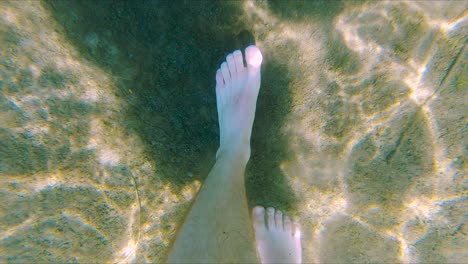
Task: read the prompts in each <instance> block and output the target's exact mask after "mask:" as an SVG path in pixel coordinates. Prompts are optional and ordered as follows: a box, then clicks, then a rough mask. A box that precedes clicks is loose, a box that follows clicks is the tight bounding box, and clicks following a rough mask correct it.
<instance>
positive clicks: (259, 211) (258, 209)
mask: <svg viewBox="0 0 468 264" xmlns="http://www.w3.org/2000/svg"><path fill="white" fill-rule="evenodd" d="M255 212H256V213H257V215H258V216H262V215H264V214H265V208H263V207H259V208H257V209H256V210H255Z"/></svg>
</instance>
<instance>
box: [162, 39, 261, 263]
mask: <svg viewBox="0 0 468 264" xmlns="http://www.w3.org/2000/svg"><path fill="white" fill-rule="evenodd" d="M245 60H246V62H247V66H244V63H243V57H242V53H241V52H240V51H235V52H233V53H232V54H229V55H228V56H227V57H226V61H225V62H223V63H222V64H221V67H220V69H218V71H217V72H216V102H217V110H218V118H219V127H220V147H219V149H218V152H217V154H216V163H215V165H214V166H213V168H212V170H211V172H210V173H209V175H208V177H207V178H206V180H205V182H204V184H203V187H202V188H201V190H200V193H199V194H198V196H197V198H196V199H195V202H194V204H193V206H192V208H191V210H190V212H189V214H188V216H187V219H186V221H185V223H184V224H183V226H182V228H181V230H180V233H179V234H178V237H177V239H176V241H175V244H174V246H173V248H172V251H171V253H170V256H169V259H168V262H169V263H178V262H179V263H180V262H185V263H187V262H196V263H220V262H229V263H235V262H244V263H246V262H249V263H252V262H258V260H257V257H256V250H255V244H254V235H253V230H252V225H251V222H250V216H249V210H248V207H247V197H246V193H245V185H244V170H245V166H246V164H247V161H248V160H249V158H250V135H251V132H252V125H253V121H254V117H255V108H256V102H257V96H258V92H259V89H260V65H261V63H262V54H261V52H260V50H259V49H258V48H257V47H256V46H249V47H247V48H246V50H245Z"/></svg>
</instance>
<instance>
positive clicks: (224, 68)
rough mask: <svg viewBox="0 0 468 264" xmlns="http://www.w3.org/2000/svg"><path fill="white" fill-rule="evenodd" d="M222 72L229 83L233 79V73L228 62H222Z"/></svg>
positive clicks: (225, 81)
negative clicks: (230, 71)
mask: <svg viewBox="0 0 468 264" xmlns="http://www.w3.org/2000/svg"><path fill="white" fill-rule="evenodd" d="M221 73H222V74H223V79H224V83H225V84H227V83H228V82H229V81H231V74H230V73H229V68H228V65H227V63H226V62H223V63H222V64H221Z"/></svg>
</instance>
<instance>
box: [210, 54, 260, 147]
mask: <svg viewBox="0 0 468 264" xmlns="http://www.w3.org/2000/svg"><path fill="white" fill-rule="evenodd" d="M262 60H263V57H262V53H261V52H260V50H259V49H258V47H256V46H249V47H247V48H246V49H245V61H246V62H247V65H244V62H243V56H242V52H241V51H239V50H236V51H234V52H233V53H231V54H229V55H227V57H226V61H225V62H223V63H222V64H221V66H220V68H219V69H218V71H217V72H216V105H217V110H218V121H219V129H220V147H219V150H218V153H217V156H218V155H219V153H221V152H224V151H227V152H231V151H233V150H234V151H238V150H240V151H246V152H247V153H246V154H247V156H250V136H251V134H252V126H253V121H254V117H255V108H256V104H257V97H258V92H259V90H260V77H261V76H260V75H261V74H260V67H261V64H262Z"/></svg>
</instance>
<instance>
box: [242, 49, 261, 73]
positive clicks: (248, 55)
mask: <svg viewBox="0 0 468 264" xmlns="http://www.w3.org/2000/svg"><path fill="white" fill-rule="evenodd" d="M245 61H246V62H247V65H248V68H249V69H251V70H258V69H259V68H260V65H262V61H263V55H262V52H261V51H260V49H259V48H258V47H257V46H254V45H250V46H248V47H247V48H246V49H245Z"/></svg>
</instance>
